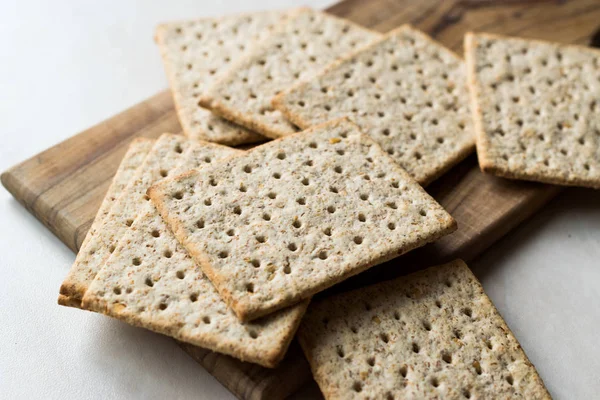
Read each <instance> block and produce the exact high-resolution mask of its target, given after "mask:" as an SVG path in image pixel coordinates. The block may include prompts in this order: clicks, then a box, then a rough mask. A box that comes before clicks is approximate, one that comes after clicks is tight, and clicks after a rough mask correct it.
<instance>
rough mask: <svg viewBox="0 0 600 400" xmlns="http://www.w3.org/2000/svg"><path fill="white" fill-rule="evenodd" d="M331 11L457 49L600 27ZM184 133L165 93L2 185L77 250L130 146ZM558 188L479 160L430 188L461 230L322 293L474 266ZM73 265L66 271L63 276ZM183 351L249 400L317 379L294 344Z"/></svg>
mask: <svg viewBox="0 0 600 400" xmlns="http://www.w3.org/2000/svg"><path fill="white" fill-rule="evenodd" d="M328 11H329V12H330V13H332V14H335V15H338V16H341V17H345V18H348V19H350V20H353V21H355V22H358V23H360V24H363V25H365V26H367V27H370V28H373V29H376V30H378V31H381V32H385V31H388V30H390V29H392V28H395V27H397V26H399V25H401V24H403V23H411V24H413V25H414V26H415V27H417V28H420V29H422V30H424V31H426V32H428V33H430V34H431V35H432V36H434V37H435V38H437V39H438V40H440V41H441V42H442V43H444V44H446V45H447V46H449V47H451V48H452V49H454V50H455V51H457V52H458V53H461V51H462V48H461V47H462V37H463V34H464V33H465V32H467V31H469V30H476V31H487V32H496V33H503V34H509V35H519V36H525V37H532V38H541V39H548V40H554V41H559V42H564V43H579V44H588V43H589V40H590V38H591V37H592V35H593V32H594V31H595V30H596V29H597V28H598V26H597V25H598V22H599V21H600V2H599V1H598V0H580V1H500V2H493V1H490V0H470V1H469V0H463V1H451V0H439V1H435V0H420V1H411V0H398V1H391V0H372V1H365V0H346V1H343V2H341V3H338V4H336V5H334V6H333V7H330V8H329V9H328ZM180 131H181V128H180V126H179V123H178V121H177V116H176V115H175V111H174V108H173V103H172V101H171V96H170V94H169V93H168V91H164V92H161V93H159V94H157V95H156V96H154V97H152V98H150V99H148V100H146V101H144V102H142V103H140V104H138V105H136V106H134V107H132V108H130V109H128V110H126V111H124V112H122V113H121V114H119V115H117V116H115V117H113V118H110V119H109V120H107V121H104V122H102V123H100V124H99V125H97V126H95V127H93V128H90V129H88V130H87V131H85V132H82V133H80V134H78V135H76V136H74V137H72V138H70V139H68V140H66V141H64V142H62V143H60V144H58V145H56V146H54V147H52V148H50V149H48V150H46V151H44V152H42V153H40V154H38V155H36V156H34V157H32V158H31V159H29V160H27V161H24V162H23V163H21V164H19V165H17V166H15V167H13V168H11V169H10V170H8V171H7V172H5V173H4V174H3V175H2V183H3V184H4V186H5V187H6V188H7V189H8V190H9V191H10V192H11V193H12V194H13V196H14V197H15V198H16V199H17V200H18V201H19V202H21V204H23V205H24V206H25V207H26V208H27V209H28V210H29V211H30V212H31V213H32V214H33V215H35V216H36V217H37V218H38V219H39V220H40V221H42V222H43V223H44V224H45V225H46V226H47V227H48V228H49V229H50V230H51V231H52V232H53V233H54V234H55V235H56V236H58V237H59V238H60V239H61V240H62V241H63V242H64V243H65V244H66V245H67V246H69V247H70V248H71V249H72V250H73V251H77V249H78V248H79V246H80V245H81V242H82V241H83V238H84V237H85V234H86V232H87V230H88V229H89V227H90V225H91V223H92V219H93V217H94V215H95V213H96V210H97V209H98V206H99V204H100V202H101V200H102V198H103V196H104V193H105V192H106V189H107V187H108V185H109V182H110V180H111V178H112V176H113V174H114V172H115V170H116V168H117V166H118V164H119V161H120V159H121V157H122V156H123V154H124V152H125V150H126V148H127V145H128V144H129V142H130V141H131V140H132V139H133V138H134V137H137V136H146V137H157V136H158V135H160V134H161V133H163V132H180ZM559 190H560V189H559V188H557V187H553V186H547V185H541V184H534V183H526V182H514V181H507V180H503V179H498V178H494V177H492V176H486V175H483V174H482V173H481V172H480V171H479V170H478V168H477V166H476V159H475V156H472V157H470V158H469V159H467V160H466V161H464V162H463V163H461V164H460V165H459V166H457V167H455V168H454V169H453V170H452V171H451V172H450V173H448V174H447V175H446V176H444V177H442V178H441V179H439V180H438V181H437V182H435V183H434V184H432V185H431V186H430V187H429V188H428V191H429V192H430V193H431V194H432V195H433V196H434V197H435V198H436V199H437V200H438V201H439V202H440V203H441V204H442V205H444V206H445V207H446V209H447V210H448V211H449V212H450V213H451V214H452V215H453V216H454V217H455V218H456V220H457V221H458V224H459V229H458V231H457V232H456V233H454V234H452V235H450V236H448V237H445V238H444V239H442V240H440V241H438V242H436V243H434V244H432V245H429V246H426V247H424V248H422V249H420V250H417V251H414V252H411V253H409V254H408V255H406V256H404V257H401V258H398V259H396V260H394V261H392V262H389V263H386V264H384V265H381V266H378V267H376V268H373V269H371V270H369V271H367V272H366V273H363V274H361V275H360V279H356V278H355V279H350V280H348V281H346V282H344V283H342V284H340V285H338V286H336V287H334V288H332V289H330V290H328V291H327V292H325V293H324V294H322V295H323V296H326V295H328V294H330V293H333V292H336V291H340V290H346V289H348V288H351V287H356V286H359V285H364V284H366V283H368V282H375V281H378V280H382V279H387V278H391V277H394V276H397V275H399V274H406V273H408V272H410V271H412V270H414V269H415V268H419V267H421V266H424V265H428V264H433V263H437V262H441V261H445V260H449V259H452V258H455V257H461V258H463V259H465V260H467V261H469V260H471V259H473V258H474V257H476V256H477V255H479V254H480V253H481V252H482V251H483V250H485V249H486V248H487V247H488V246H490V245H491V244H492V243H494V242H495V241H497V240H498V239H499V238H500V237H502V236H503V235H505V234H506V233H507V232H508V231H510V230H511V229H513V228H514V227H515V226H517V225H518V224H519V223H520V222H521V221H523V220H524V219H526V218H528V217H529V216H530V215H532V214H533V213H534V212H535V211H537V210H538V209H540V208H541V207H542V206H543V205H544V204H546V203H547V202H548V201H549V200H550V199H551V198H552V197H554V196H555V195H556V194H557V193H558V192H559ZM68 267H69V266H68V265H65V273H66V272H67V269H68ZM56 290H57V294H58V288H57V289H56ZM181 347H182V348H183V349H184V350H185V351H186V352H188V353H189V354H190V355H191V356H192V357H193V358H194V359H195V360H197V361H198V362H199V363H200V364H202V365H203V366H204V367H205V368H206V369H207V370H208V371H209V372H210V373H211V374H213V375H214V376H215V377H216V378H217V379H218V380H219V381H220V382H221V383H222V384H223V385H225V386H226V387H227V388H228V389H229V390H231V391H232V392H233V393H234V394H235V395H236V396H238V397H239V398H242V399H280V398H283V397H286V396H287V395H289V394H291V393H293V392H294V391H296V390H297V389H298V388H299V387H300V386H301V385H303V384H304V383H306V382H307V381H309V379H310V371H309V368H308V365H307V363H306V361H305V360H304V357H303V356H302V353H301V351H300V349H299V347H298V345H297V344H295V343H293V344H292V346H291V348H290V351H289V353H288V355H287V357H286V359H285V360H284V361H283V363H282V364H281V365H280V366H279V367H278V368H276V369H272V370H271V369H266V368H262V367H259V366H257V365H253V364H248V363H243V362H241V361H238V360H235V359H233V358H231V357H227V356H224V355H220V354H217V353H214V352H211V351H208V350H204V349H200V348H198V347H194V346H189V345H185V344H181Z"/></svg>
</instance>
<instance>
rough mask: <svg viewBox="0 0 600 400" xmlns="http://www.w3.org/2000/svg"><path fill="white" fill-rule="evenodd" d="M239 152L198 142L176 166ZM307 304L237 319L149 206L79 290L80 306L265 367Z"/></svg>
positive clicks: (195, 164)
mask: <svg viewBox="0 0 600 400" xmlns="http://www.w3.org/2000/svg"><path fill="white" fill-rule="evenodd" d="M237 153H241V151H238V150H234V149H230V148H227V147H222V146H217V145H212V144H202V143H199V144H198V145H195V152H194V153H193V154H192V156H191V157H189V158H188V159H187V160H186V161H185V162H184V163H183V164H181V165H180V166H179V167H178V169H179V170H188V169H194V168H198V167H199V166H201V165H206V163H207V162H211V161H217V160H218V159H222V158H224V157H228V156H231V155H235V154H237ZM229 240H231V239H229ZM307 305H308V301H305V302H303V303H301V304H299V305H297V306H293V307H290V308H287V309H285V310H281V311H279V312H277V313H275V314H272V315H269V316H267V317H265V318H262V319H260V320H257V321H255V322H252V323H247V324H244V323H241V322H240V321H239V320H238V318H237V317H236V316H235V314H234V313H233V312H232V311H231V309H230V308H229V307H228V306H227V305H226V304H225V302H224V301H223V300H222V299H221V297H220V296H219V294H218V293H217V291H216V290H215V288H214V287H213V285H212V284H211V283H210V281H209V280H208V278H206V276H204V274H203V273H202V271H201V269H200V268H198V267H197V266H196V265H195V264H194V262H193V260H192V259H191V258H190V257H189V255H188V253H187V252H186V251H185V249H184V248H183V247H182V246H181V245H180V244H179V242H178V241H177V239H176V238H175V236H174V235H173V234H172V233H171V231H170V230H169V229H168V227H167V226H166V224H165V223H164V221H163V220H162V218H161V217H160V215H159V214H158V212H157V211H156V209H155V208H154V207H149V209H148V210H147V211H146V212H145V213H142V214H141V215H139V216H138V217H136V219H135V222H134V223H133V225H132V226H131V229H129V230H128V231H127V232H126V233H125V235H124V236H123V237H122V238H121V240H120V241H119V243H118V245H117V248H116V250H115V251H114V252H113V254H112V255H111V256H110V258H109V259H108V260H107V262H106V264H105V265H104V267H102V269H101V270H100V271H99V272H98V274H97V275H96V277H95V278H94V281H93V282H92V283H91V285H90V287H89V289H88V290H87V292H86V293H85V296H84V298H83V308H85V309H88V310H93V311H97V312H101V313H104V314H106V315H109V316H111V317H114V318H117V319H120V320H123V321H125V322H127V323H130V324H132V325H135V326H140V327H143V328H147V329H150V330H153V331H155V332H158V333H162V334H165V335H169V336H172V337H174V338H176V339H178V340H181V341H184V342H187V343H191V344H194V345H196V346H201V347H204V348H208V349H211V350H213V351H218V352H221V353H225V354H229V355H231V356H233V357H237V358H239V359H241V360H244V361H250V362H254V363H258V364H261V365H263V366H265V367H274V366H275V365H276V364H277V363H278V362H279V361H280V360H281V359H282V358H283V356H284V355H285V352H286V350H287V348H288V346H289V343H290V342H291V340H292V338H293V336H294V333H295V331H296V328H297V327H298V324H299V323H300V319H301V318H302V315H303V314H304V311H305V310H306V306H307Z"/></svg>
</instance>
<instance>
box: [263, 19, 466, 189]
mask: <svg viewBox="0 0 600 400" xmlns="http://www.w3.org/2000/svg"><path fill="white" fill-rule="evenodd" d="M404 30H409V31H411V32H413V33H416V34H418V35H421V36H422V37H423V39H424V40H427V41H429V42H431V43H434V44H435V45H437V46H443V47H444V48H445V49H447V50H448V52H449V53H450V54H451V55H453V56H454V57H455V58H456V60H457V61H460V62H461V63H462V64H463V66H464V68H466V65H465V62H464V60H463V59H462V58H461V57H460V56H459V55H458V54H456V53H455V52H454V51H453V50H451V49H449V48H447V47H446V46H444V45H443V44H441V43H439V42H437V41H435V40H434V39H432V38H431V37H430V36H429V35H427V34H426V33H424V32H422V31H420V30H418V29H416V28H414V27H413V26H412V25H411V24H404V25H402V26H400V27H399V28H396V29H393V30H391V31H389V32H387V33H386V34H385V35H383V36H382V37H381V38H379V39H377V40H375V41H374V42H372V43H369V44H367V45H364V46H362V47H360V48H359V49H357V50H355V51H353V52H352V53H350V54H348V55H347V56H344V57H342V58H339V59H337V60H335V61H333V62H331V63H330V64H328V65H327V66H326V67H325V68H324V69H322V70H321V71H320V72H319V73H317V74H316V75H315V76H314V77H313V79H314V78H317V77H320V76H323V75H324V74H327V73H329V72H331V71H332V70H335V69H337V68H338V67H340V66H341V65H342V64H344V63H345V62H347V61H349V60H351V59H352V58H354V57H356V56H357V55H359V54H361V53H362V52H364V51H366V50H368V49H370V48H371V47H374V46H376V45H378V44H379V43H381V42H383V41H385V40H387V39H388V38H389V37H390V36H392V35H395V34H398V33H399V32H402V31H404ZM467 80H468V78H467ZM309 82H310V81H306V80H304V81H299V82H296V83H294V85H292V86H290V87H289V88H288V89H286V90H284V91H282V92H281V93H279V94H278V95H277V96H275V97H274V98H273V99H272V100H271V104H272V105H273V107H274V108H275V109H276V110H279V111H280V112H281V113H282V114H283V116H284V117H285V118H286V119H288V120H289V121H291V122H292V123H293V124H294V125H296V126H298V127H300V128H301V129H308V128H310V126H311V124H310V122H308V121H306V120H305V119H303V118H302V117H301V116H300V114H295V113H293V112H292V110H290V109H289V108H288V107H287V106H286V105H285V97H286V96H287V95H288V94H290V93H291V92H293V91H295V90H297V89H299V88H301V87H302V86H306V85H307V84H308V83H309ZM348 118H350V117H348ZM350 119H351V118H350ZM351 120H352V119H351ZM353 122H354V121H353ZM369 136H370V135H369ZM475 142H476V140H475V133H474V132H473V139H472V140H471V144H470V145H469V146H465V147H463V148H462V149H460V151H459V152H457V154H455V156H454V157H452V158H451V159H450V160H449V161H448V162H447V163H446V164H445V165H443V166H440V167H438V168H436V169H435V170H433V171H431V173H429V174H428V175H426V176H425V177H424V178H423V179H421V180H418V181H417V182H418V183H419V184H420V185H421V186H424V187H425V186H427V185H429V184H430V183H431V182H433V181H435V180H436V179H438V178H439V177H441V176H442V175H444V174H445V173H446V172H448V171H449V170H450V169H452V167H454V166H455V165H456V164H458V163H459V162H461V161H462V160H464V159H465V158H467V157H468V156H469V155H470V154H471V153H472V152H473V150H475ZM394 162H396V163H398V161H396V160H395V159H394ZM413 179H414V178H413Z"/></svg>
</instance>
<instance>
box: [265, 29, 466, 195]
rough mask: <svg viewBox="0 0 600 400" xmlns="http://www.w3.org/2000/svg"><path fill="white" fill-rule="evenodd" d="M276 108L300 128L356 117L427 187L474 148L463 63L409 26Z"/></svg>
mask: <svg viewBox="0 0 600 400" xmlns="http://www.w3.org/2000/svg"><path fill="white" fill-rule="evenodd" d="M274 106H275V108H276V109H278V110H280V111H282V112H283V115H284V116H285V117H286V118H287V119H289V120H290V121H292V122H293V123H294V124H296V125H298V126H299V127H301V128H308V127H310V126H313V125H315V124H319V123H323V122H325V121H329V120H331V119H336V118H340V117H349V118H351V119H352V120H353V121H354V122H356V123H357V124H358V125H359V126H360V127H361V129H362V130H363V132H365V133H368V134H369V135H371V137H373V139H375V141H376V142H377V143H379V144H380V145H381V147H383V149H384V150H386V151H387V152H388V153H389V154H390V155H391V156H392V157H393V158H394V159H395V160H396V161H397V162H398V163H399V164H400V165H401V166H402V167H403V168H404V169H406V171H408V173H409V174H411V175H412V176H413V177H414V178H415V179H416V180H417V181H418V182H419V183H421V184H423V185H426V184H428V183H429V182H431V181H433V180H434V179H436V178H437V177H439V176H440V175H442V174H443V173H444V172H446V171H447V170H448V169H450V168H451V167H452V166H453V165H455V164H456V163H458V162H459V161H461V160H462V159H464V158H465V157H466V156H467V155H468V154H469V153H470V152H471V151H473V149H474V144H475V139H474V135H473V129H472V122H471V114H470V110H469V103H468V92H467V85H466V70H465V66H464V63H463V61H462V60H461V59H460V58H459V57H458V56H457V55H456V54H454V53H453V52H452V51H450V50H449V49H447V48H446V47H444V46H442V45H441V44H439V43H437V42H435V41H433V40H432V39H431V38H429V37H428V36H427V35H425V34H424V33H422V32H420V31H418V30H416V29H413V28H411V27H409V26H403V27H400V28H398V29H396V30H394V31H391V32H389V33H388V34H386V35H385V36H384V37H382V38H381V39H380V40H377V41H376V42H374V43H372V44H370V45H368V46H366V47H363V48H362V49H361V50H360V51H358V52H356V53H354V54H352V55H350V56H349V57H346V58H345V59H342V60H340V61H338V62H335V63H333V64H332V65H330V66H329V67H327V68H326V69H325V70H324V71H322V72H320V73H319V74H317V75H316V76H314V77H313V78H311V79H308V80H304V81H302V82H300V83H298V84H296V85H295V86H293V87H292V88H290V89H288V90H286V91H285V92H282V93H281V94H280V95H278V96H277V97H276V98H275V99H274Z"/></svg>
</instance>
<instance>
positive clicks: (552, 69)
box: [465, 33, 600, 188]
mask: <svg viewBox="0 0 600 400" xmlns="http://www.w3.org/2000/svg"><path fill="white" fill-rule="evenodd" d="M465 52H466V53H465V54H466V59H467V65H468V74H469V85H470V92H471V101H472V103H473V106H472V108H473V115H474V120H475V131H476V136H477V155H478V158H479V165H480V167H481V169H482V170H483V171H484V172H489V173H492V174H494V175H498V176H502V177H506V178H513V179H525V180H532V181H539V182H545V183H552V184H558V185H574V186H586V187H591V188H600V118H599V117H598V116H599V113H600V76H599V74H598V70H599V69H600V51H599V50H597V49H592V48H588V47H584V46H573V45H562V44H558V43H551V42H543V41H539V40H529V39H519V38H510V37H504V36H499V35H490V34H484V33H481V34H479V33H478V34H467V35H466V36H465Z"/></svg>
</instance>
